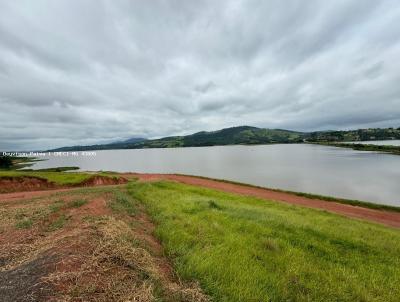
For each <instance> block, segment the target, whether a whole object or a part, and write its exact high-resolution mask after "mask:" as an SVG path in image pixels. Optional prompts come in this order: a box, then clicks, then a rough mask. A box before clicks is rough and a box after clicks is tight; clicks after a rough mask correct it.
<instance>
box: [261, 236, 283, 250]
mask: <svg viewBox="0 0 400 302" xmlns="http://www.w3.org/2000/svg"><path fill="white" fill-rule="evenodd" d="M262 245H263V248H264V249H266V250H268V251H279V245H278V244H277V243H276V242H275V240H273V239H270V238H267V239H264V240H263V241H262Z"/></svg>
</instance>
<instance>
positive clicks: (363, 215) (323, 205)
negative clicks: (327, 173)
mask: <svg viewBox="0 0 400 302" xmlns="http://www.w3.org/2000/svg"><path fill="white" fill-rule="evenodd" d="M124 176H125V177H127V178H129V177H137V178H139V179H140V180H141V181H155V180H161V179H165V180H173V181H177V182H181V183H185V184H189V185H195V186H202V187H206V188H211V189H216V190H221V191H225V192H230V193H235V194H241V195H248V196H255V197H258V198H263V199H269V200H276V201H281V202H286V203H290V204H295V205H301V206H304V207H308V208H317V209H322V210H326V211H328V212H332V213H337V214H340V215H343V216H347V217H352V218H359V219H365V220H369V221H373V222H378V223H381V224H385V225H388V226H392V227H396V228H400V213H397V212H390V211H383V210H374V209H368V208H363V207H358V206H352V205H346V204H342V203H337V202H332V201H325V200H320V199H311V198H307V197H302V196H297V195H294V194H290V193H285V192H277V191H274V190H269V189H264V188H256V187H251V186H245V185H239V184H232V183H226V182H221V181H216V180H211V179H204V178H198V177H194V176H184V175H174V174H125V175H124Z"/></svg>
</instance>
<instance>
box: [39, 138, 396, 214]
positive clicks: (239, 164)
mask: <svg viewBox="0 0 400 302" xmlns="http://www.w3.org/2000/svg"><path fill="white" fill-rule="evenodd" d="M96 153H97V155H96V156H94V157H85V156H78V157H71V156H68V157H50V158H49V160H47V161H41V162H37V163H36V164H35V165H34V167H33V168H35V169H40V168H49V167H57V166H79V167H80V168H81V170H90V171H97V170H107V171H118V172H147V173H182V174H192V175H199V176H208V177H213V178H223V179H228V180H234V181H239V182H244V183H249V184H253V185H259V186H264V187H270V188H279V189H284V190H292V191H301V192H310V193H315V194H323V195H330V196H336V197H342V198H350V199H359V200H365V201H372V202H377V203H384V204H390V205H398V206H400V156H397V155H390V154H383V153H376V152H366V151H355V150H351V149H346V148H335V147H327V146H318V145H307V144H293V145H261V146H221V147H199V148H172V149H141V150H107V151H96Z"/></svg>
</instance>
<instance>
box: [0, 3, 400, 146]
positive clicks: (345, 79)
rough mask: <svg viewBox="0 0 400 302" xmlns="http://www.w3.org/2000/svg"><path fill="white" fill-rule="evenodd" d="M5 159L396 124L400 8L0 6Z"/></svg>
mask: <svg viewBox="0 0 400 302" xmlns="http://www.w3.org/2000/svg"><path fill="white" fill-rule="evenodd" d="M0 107H1V108H0V150H23V149H41V148H49V147H59V146H64V145H76V144H91V143H98V142H108V141H113V140H118V139H121V138H128V137H132V136H144V137H148V138H154V137H161V136H167V135H180V134H190V133H192V132H197V131H201V130H215V129H219V128H224V127H229V126H238V125H252V126H258V127H267V128H285V129H293V130H321V129H349V128H360V127H386V126H395V127H399V126H400V2H399V1H396V0H393V1H389V0H388V1H376V0H335V1H321V0H318V1H317V0H316V1H312V0H302V1H294V0H293V1H290V0H288V1H215V0H210V1H199V0H196V1H188V0H182V1H154V0H152V1H139V0H138V1H133V0H132V1H131V0H126V1H123V0H110V1H99V0H93V1H89V0H65V1H59V0H58V1H52V0H48V1H40V0H35V1H31V0H27V1H22V0H19V1H12V0H7V1H6V0H0Z"/></svg>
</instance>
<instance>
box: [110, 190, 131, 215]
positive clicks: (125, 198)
mask: <svg viewBox="0 0 400 302" xmlns="http://www.w3.org/2000/svg"><path fill="white" fill-rule="evenodd" d="M113 193H114V196H113V199H112V200H111V202H110V204H109V206H110V208H111V210H112V211H113V212H115V213H126V214H128V215H129V216H135V214H136V205H137V203H136V202H135V201H134V200H133V199H132V197H130V196H129V195H128V194H126V193H125V192H122V191H120V190H114V191H113Z"/></svg>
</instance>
